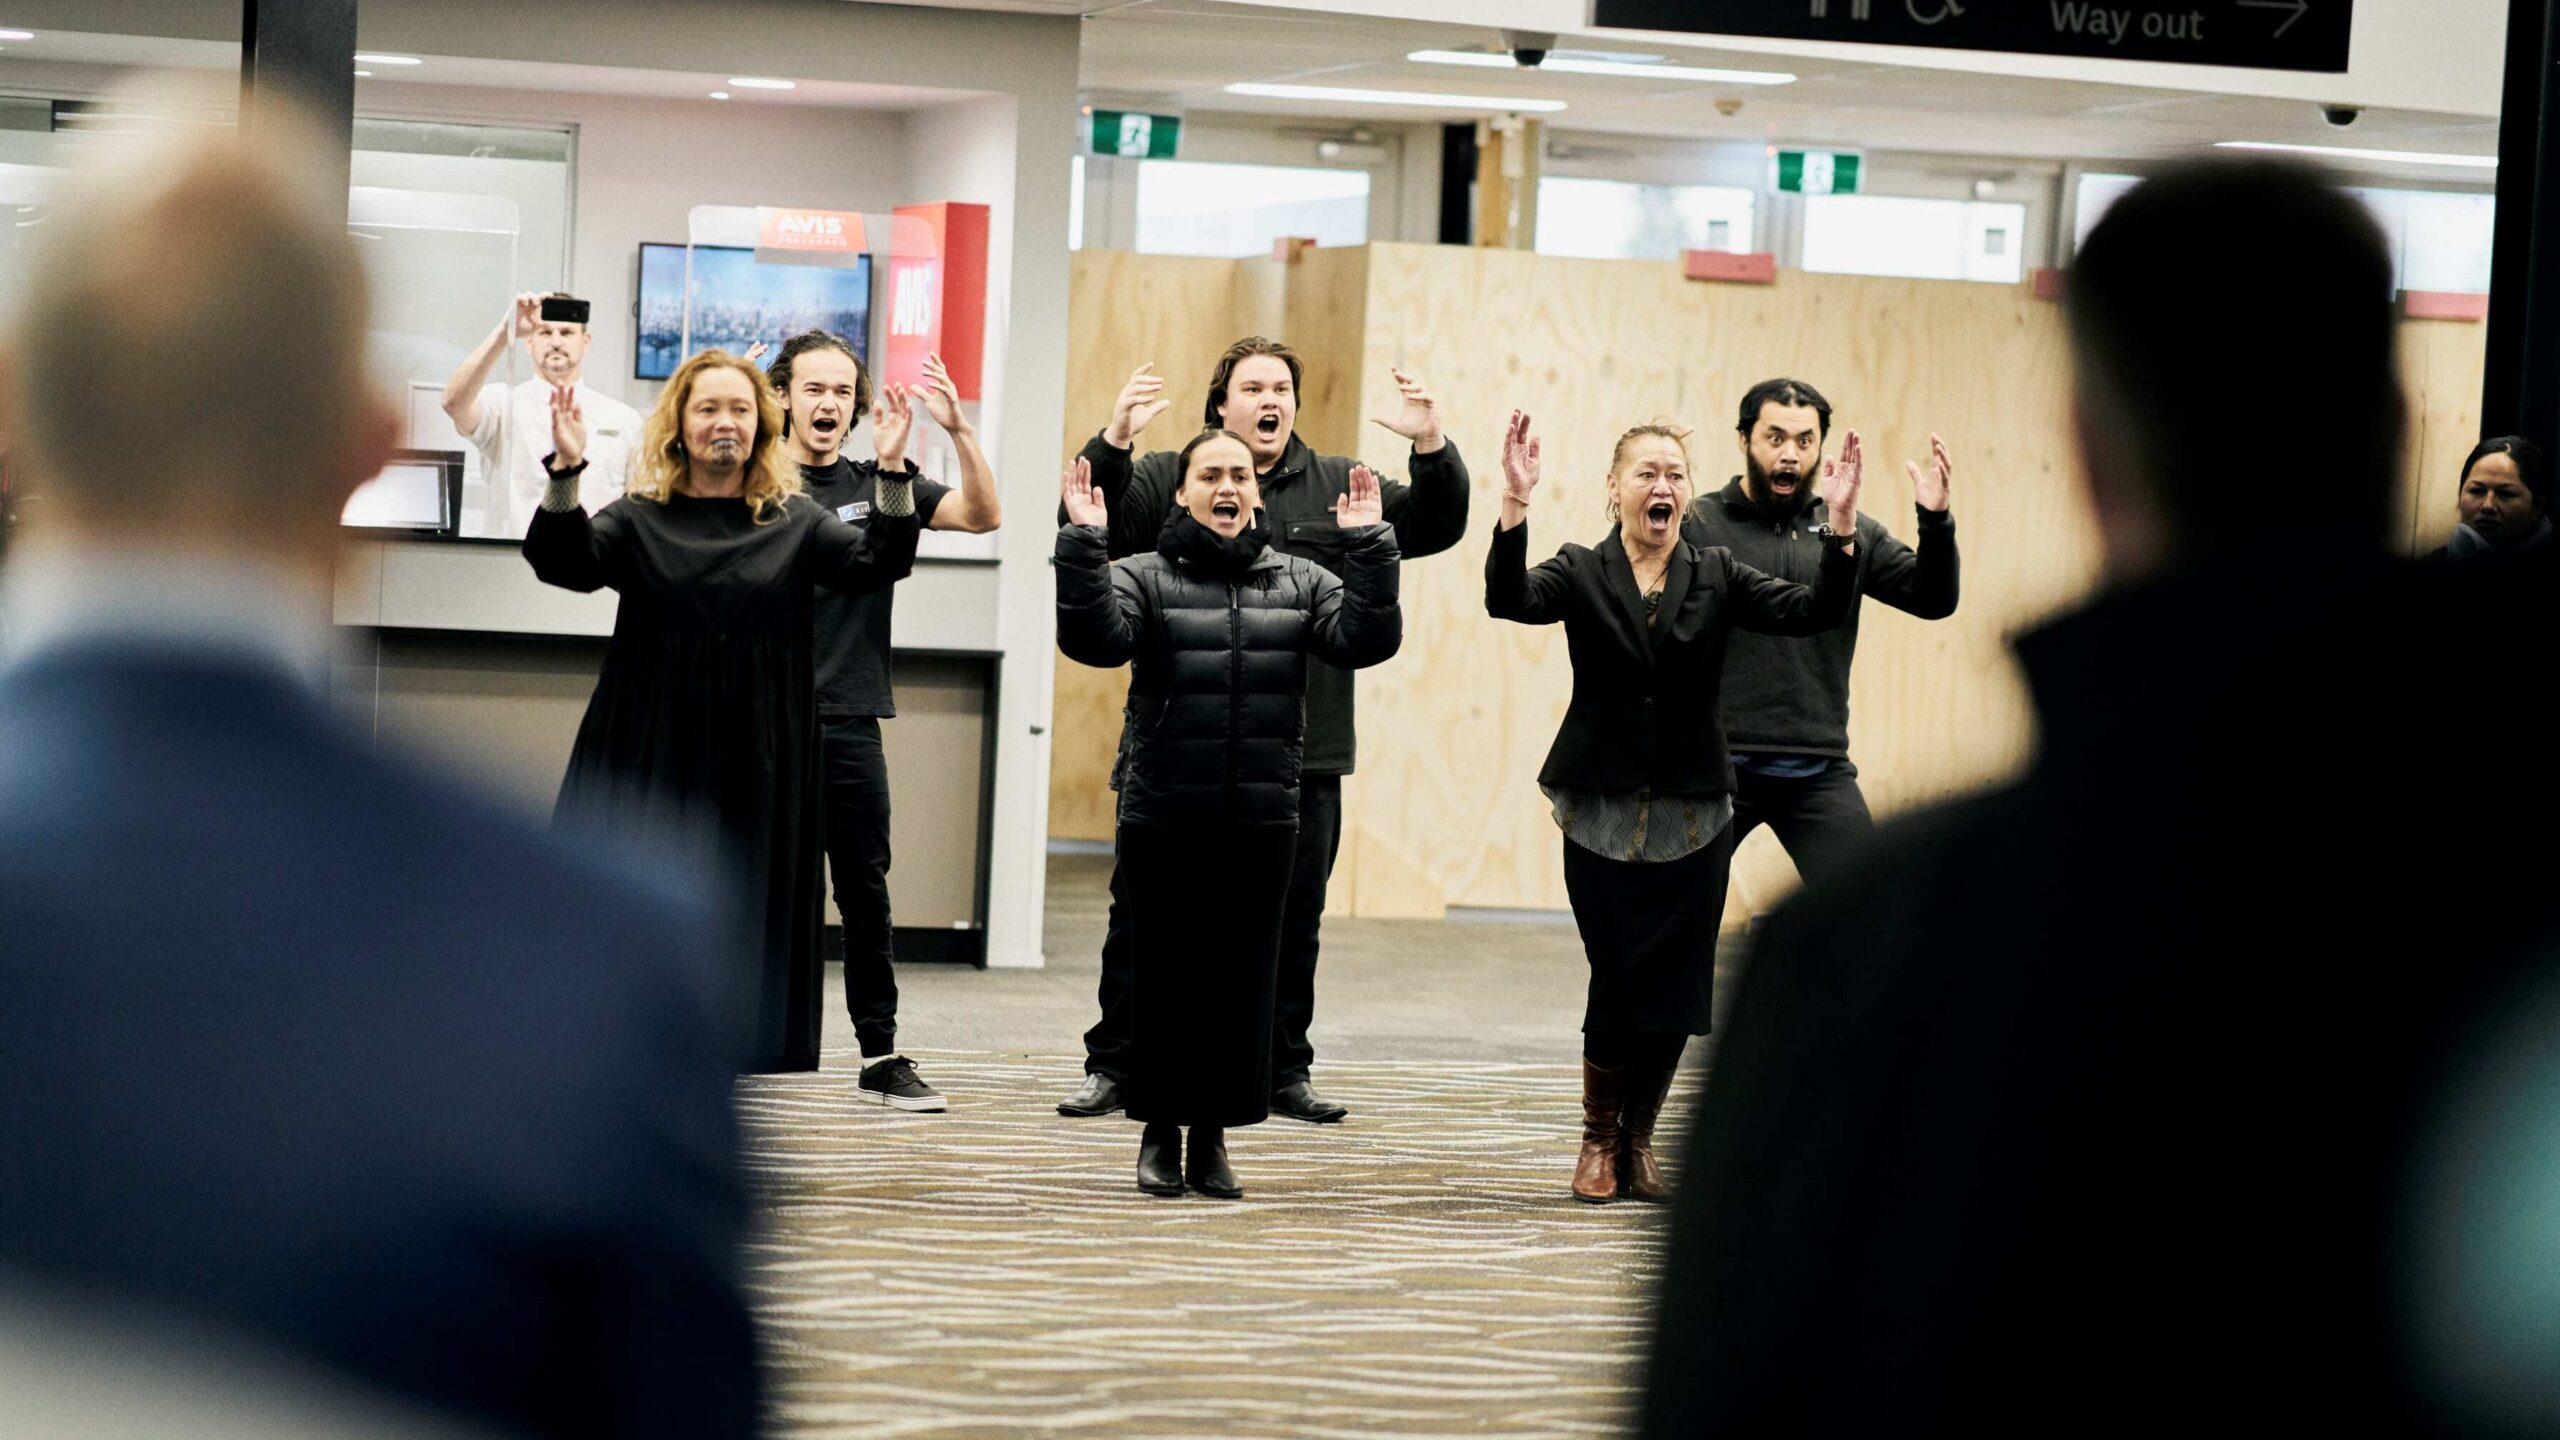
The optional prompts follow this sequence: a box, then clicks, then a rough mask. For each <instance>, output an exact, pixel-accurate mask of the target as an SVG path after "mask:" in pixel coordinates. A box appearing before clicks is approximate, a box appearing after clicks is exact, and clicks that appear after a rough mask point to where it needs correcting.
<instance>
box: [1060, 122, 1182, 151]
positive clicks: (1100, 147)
mask: <svg viewBox="0 0 2560 1440" xmlns="http://www.w3.org/2000/svg"><path fill="white" fill-rule="evenodd" d="M1090 118H1091V120H1092V123H1091V124H1089V125H1087V126H1086V127H1085V132H1084V141H1085V148H1086V150H1087V151H1088V152H1089V153H1091V154H1095V155H1126V156H1129V157H1130V158H1132V159H1138V160H1170V159H1172V158H1173V152H1174V147H1175V146H1176V145H1178V144H1180V143H1181V140H1182V117H1181V116H1179V115H1148V114H1144V113H1142V112H1140V111H1136V110H1096V111H1094V112H1092V115H1091V117H1090Z"/></svg>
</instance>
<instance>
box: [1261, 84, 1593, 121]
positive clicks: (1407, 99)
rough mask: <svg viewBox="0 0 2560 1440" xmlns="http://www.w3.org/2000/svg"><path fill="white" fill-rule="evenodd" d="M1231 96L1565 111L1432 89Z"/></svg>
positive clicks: (1327, 89)
mask: <svg viewBox="0 0 2560 1440" xmlns="http://www.w3.org/2000/svg"><path fill="white" fill-rule="evenodd" d="M1227 93H1228V94H1230V95H1259V96H1262V97H1263V98H1265V99H1269V100H1339V101H1343V102H1346V103H1349V104H1353V105H1420V106H1424V107H1427V108H1429V109H1433V110H1528V111H1535V112H1538V113H1541V114H1544V113H1550V112H1553V111H1557V110H1562V109H1563V108H1565V105H1564V102H1563V101H1561V100H1522V99H1517V98H1514V97H1508V96H1502V95H1442V94H1439V93H1436V92H1434V91H1429V90H1357V89H1351V88H1348V87H1345V86H1338V85H1254V84H1248V83H1245V82H1243V81H1238V82H1237V83H1235V84H1233V85H1230V86H1228V87H1227Z"/></svg>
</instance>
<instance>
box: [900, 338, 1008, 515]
mask: <svg viewBox="0 0 2560 1440" xmlns="http://www.w3.org/2000/svg"><path fill="white" fill-rule="evenodd" d="M918 393H919V394H921V395H922V396H923V397H924V411H925V413H926V414H928V415H930V416H932V417H933V423H934V424H936V425H939V426H941V427H942V433H943V434H945V435H948V436H950V437H951V447H952V448H953V449H955V450H957V451H959V452H960V488H959V489H957V490H955V491H953V492H952V493H951V494H949V495H947V496H945V497H943V501H942V503H941V504H939V505H937V506H935V507H934V509H933V518H932V519H931V520H929V521H927V522H926V524H928V525H929V526H931V527H932V528H933V529H936V530H958V531H961V532H963V533H965V534H970V535H984V534H986V533H987V532H988V531H990V530H993V529H994V528H996V527H997V526H998V525H1001V524H1003V523H1004V504H1003V502H1002V501H1000V500H999V499H997V498H996V470H995V467H994V466H993V465H990V464H988V463H987V452H986V451H985V450H983V449H981V448H979V445H978V428H977V427H976V426H974V425H972V424H970V423H969V417H968V416H966V415H963V414H961V413H960V387H959V386H957V385H955V384H953V383H952V382H951V372H950V371H948V370H946V369H944V368H943V366H942V357H941V356H939V355H927V356H926V357H924V386H923V388H922V389H921V390H920V391H919V392H918Z"/></svg>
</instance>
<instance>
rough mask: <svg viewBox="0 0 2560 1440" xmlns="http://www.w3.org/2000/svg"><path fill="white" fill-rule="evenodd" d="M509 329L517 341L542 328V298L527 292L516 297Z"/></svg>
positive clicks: (529, 291) (483, 312) (484, 312)
mask: <svg viewBox="0 0 2560 1440" xmlns="http://www.w3.org/2000/svg"><path fill="white" fill-rule="evenodd" d="M480 313H481V314H483V315H486V314H488V313H489V312H488V311H486V310H483V311H481V312H480ZM509 328H510V329H511V330H513V331H514V333H515V338H517V339H518V340H522V339H523V338H525V337H526V336H528V335H530V334H532V333H533V332H534V331H536V330H539V329H541V328H542V297H541V296H540V295H539V294H536V293H535V292H533V291H531V290H527V291H526V292H524V293H523V294H521V295H519V296H517V297H516V310H515V314H514V315H513V316H512V317H511V318H510V322H509Z"/></svg>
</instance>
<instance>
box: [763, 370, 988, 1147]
mask: <svg viewBox="0 0 2560 1440" xmlns="http://www.w3.org/2000/svg"><path fill="white" fill-rule="evenodd" d="M769 374H770V375H771V377H772V380H773V389H774V393H775V394H776V395H777V396H779V397H780V398H781V400H782V443H783V448H784V450H785V451H786V452H788V454H789V458H790V459H791V460H792V461H793V462H795V463H796V464H798V465H799V467H800V478H801V481H802V482H803V483H804V484H805V485H807V487H808V494H809V498H811V499H813V500H815V501H817V502H818V503H819V504H820V505H822V506H824V507H825V508H826V509H828V510H830V511H832V512H834V514H835V516H836V518H837V519H839V520H842V521H844V522H846V523H847V524H849V525H852V526H854V527H855V528H857V529H861V528H866V527H868V526H869V525H870V523H871V519H872V516H873V515H874V514H875V513H876V506H877V502H878V491H879V484H880V475H881V473H882V472H883V471H886V472H888V473H890V474H892V475H897V474H909V475H913V474H915V471H916V467H915V465H914V463H913V462H912V461H910V460H908V459H907V441H908V438H909V436H910V435H911V434H912V433H913V431H914V427H915V407H916V404H917V402H919V401H921V402H922V403H923V406H924V409H925V413H926V414H928V415H931V416H932V417H933V421H934V423H935V424H937V425H939V426H941V427H942V429H943V433H945V434H947V435H949V436H950V437H951V444H952V448H953V449H954V450H956V451H958V452H959V458H960V484H959V487H958V488H957V489H954V488H952V487H950V486H947V485H944V484H941V483H940V482H938V481H934V480H927V479H925V478H923V477H922V476H921V475H918V476H917V477H916V478H915V479H914V480H912V481H911V482H909V483H910V484H911V485H912V487H913V489H914V492H915V506H916V517H917V518H918V519H919V520H920V521H922V522H923V525H924V528H925V529H928V530H960V531H965V532H967V533H969V534H972V535H979V534H984V533H986V532H987V531H989V530H993V529H994V528H996V525H997V523H998V522H999V521H1001V520H1002V519H1003V511H1002V509H1001V507H1000V506H999V504H998V502H997V499H996V481H995V468H994V467H993V466H992V465H990V464H988V463H987V456H986V452H985V451H984V450H982V449H980V448H979V445H978V437H977V431H976V429H975V427H973V426H972V425H971V424H970V423H969V421H968V418H967V417H966V416H964V415H962V414H961V413H960V395H959V391H958V390H957V389H956V388H955V387H954V386H953V385H952V383H951V376H950V374H949V373H948V372H946V371H945V370H944V369H943V368H942V361H941V358H940V357H938V356H928V357H926V360H925V383H924V384H923V385H921V386H919V387H917V388H916V389H915V390H914V391H912V392H910V391H909V390H907V389H906V388H905V387H903V386H900V385H896V384H891V385H888V386H886V387H883V388H882V389H881V391H880V394H879V396H878V402H879V403H878V406H877V408H874V405H873V394H872V383H871V371H870V370H869V368H868V367H866V366H865V365H864V364H863V363H862V361H861V360H860V359H858V358H857V357H856V356H855V355H854V353H853V347H852V345H850V344H848V343H847V342H846V341H845V340H844V338H843V337H842V336H838V335H831V334H829V333H827V332H826V331H824V330H811V331H807V332H805V333H803V334H799V335H795V336H793V337H791V338H790V339H789V340H786V341H784V342H783V344H782V350H781V353H779V354H777V355H776V356H774V360H773V368H772V370H771V371H770V372H769ZM866 412H867V413H869V414H870V416H871V417H872V420H871V449H872V455H873V458H872V459H869V460H853V459H849V458H847V457H846V455H845V453H844V442H845V440H846V438H847V437H848V436H850V435H851V434H852V433H853V429H854V427H855V426H857V425H859V424H861V423H862V417H863V415H864V414H865V413H866ZM893 594H894V592H893V591H890V590H887V589H882V590H875V591H871V592H869V593H867V594H860V595H846V594H837V593H832V592H821V593H820V594H819V595H818V597H817V609H816V636H815V638H816V643H817V656H818V729H819V736H818V753H819V757H820V767H821V769H822V771H823V772H824V774H825V777H826V798H825V805H826V835H827V840H826V845H827V869H828V872H829V874H830V876H831V877H832V878H833V880H834V882H835V893H836V910H837V912H838V913H839V914H840V915H842V916H843V918H844V1003H845V1008H846V1009H847V1010H848V1011H850V1012H851V1013H852V1015H853V1034H854V1039H855V1040H856V1041H857V1042H858V1043H859V1044H860V1045H861V1047H862V1074H861V1075H860V1076H859V1077H858V1078H857V1080H856V1081H855V1091H856V1093H857V1094H859V1095H861V1096H862V1098H863V1099H865V1100H869V1101H872V1102H873V1103H875V1104H880V1105H886V1106H888V1107H889V1108H891V1109H893V1110H911V1111H922V1110H945V1109H948V1108H949V1106H950V1102H949V1101H947V1100H945V1099H944V1098H943V1096H942V1094H941V1092H940V1091H937V1090H935V1089H934V1088H933V1087H932V1086H930V1085H928V1084H926V1083H925V1082H924V1081H923V1079H921V1078H920V1077H919V1076H917V1074H916V1068H915V1066H914V1064H913V1063H911V1062H910V1061H908V1060H907V1058H906V1057H905V1056H903V1055H900V1054H899V1053H898V978H897V970H896V967H895V949H894V946H893V943H892V940H891V928H890V922H889V769H888V762H887V760H886V759H885V758H884V757H883V756H882V754H881V749H880V722H881V721H883V720H886V719H889V718H892V717H894V716H895V715H896V714H897V713H898V707H897V702H896V700H895V699H894V698H893V697H892V695H891V693H890V688H889V606H890V601H891V598H892V596H893Z"/></svg>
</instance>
